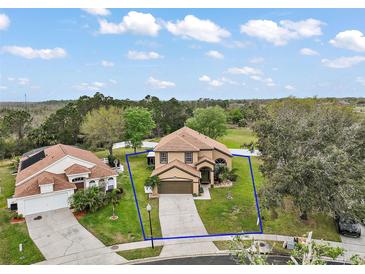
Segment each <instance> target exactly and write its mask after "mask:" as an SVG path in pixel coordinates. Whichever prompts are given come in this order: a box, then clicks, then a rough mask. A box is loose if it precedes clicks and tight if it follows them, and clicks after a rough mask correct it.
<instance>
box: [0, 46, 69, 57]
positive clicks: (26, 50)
mask: <svg viewBox="0 0 365 274" xmlns="http://www.w3.org/2000/svg"><path fill="white" fill-rule="evenodd" d="M2 51H3V52H6V53H10V54H12V55H16V56H20V57H23V58H27V59H35V58H40V59H45V60H50V59H54V58H64V57H66V55H67V53H66V51H65V50H64V49H63V48H54V49H33V48H31V47H18V46H5V47H2Z"/></svg>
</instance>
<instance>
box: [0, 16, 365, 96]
mask: <svg viewBox="0 0 365 274" xmlns="http://www.w3.org/2000/svg"><path fill="white" fill-rule="evenodd" d="M97 91H99V92H102V93H103V94H104V95H109V96H113V97H114V98H119V99H126V98H129V99H133V100H135V99H142V98H144V97H145V96H146V95H147V94H150V95H155V96H158V97H159V98H161V99H169V98H171V97H175V98H177V99H181V100H189V99H198V98H214V99H217V98H222V99H245V98H280V97H286V96H295V97H312V96H317V97H348V96H354V97H360V96H362V97H364V95H365V10H361V9H357V10H354V9H342V10H341V9H148V10H147V9H136V10H133V9H132V10H130V9H0V101H23V100H24V95H25V94H26V96H27V100H28V101H44V100H60V99H76V98H78V97H80V96H82V95H89V96H91V95H93V94H94V93H95V92H97Z"/></svg>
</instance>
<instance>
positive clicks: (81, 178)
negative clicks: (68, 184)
mask: <svg viewBox="0 0 365 274" xmlns="http://www.w3.org/2000/svg"><path fill="white" fill-rule="evenodd" d="M83 181H84V178H83V177H77V178H73V179H72V182H73V183H78V182H83Z"/></svg>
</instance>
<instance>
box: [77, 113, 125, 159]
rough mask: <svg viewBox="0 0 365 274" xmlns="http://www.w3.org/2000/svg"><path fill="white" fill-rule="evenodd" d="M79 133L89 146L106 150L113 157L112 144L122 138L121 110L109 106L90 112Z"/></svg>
mask: <svg viewBox="0 0 365 274" xmlns="http://www.w3.org/2000/svg"><path fill="white" fill-rule="evenodd" d="M81 132H82V134H84V135H85V138H86V141H87V142H88V143H89V144H91V145H93V146H95V147H97V146H102V147H105V148H108V150H109V154H110V155H113V144H114V143H116V142H118V141H120V140H122V138H123V137H124V119H123V111H122V109H121V108H117V107H113V106H111V107H109V108H106V107H100V108H99V109H95V110H92V111H91V112H89V113H88V114H87V115H86V117H85V119H84V121H83V123H82V125H81Z"/></svg>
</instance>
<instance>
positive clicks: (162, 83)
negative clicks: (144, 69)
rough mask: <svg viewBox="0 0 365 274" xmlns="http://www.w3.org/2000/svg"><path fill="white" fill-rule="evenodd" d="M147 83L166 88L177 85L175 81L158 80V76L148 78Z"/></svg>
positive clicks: (154, 86) (156, 87) (151, 85)
mask: <svg viewBox="0 0 365 274" xmlns="http://www.w3.org/2000/svg"><path fill="white" fill-rule="evenodd" d="M147 84H148V85H149V86H150V87H151V88H154V89H165V88H173V87H175V86H176V85H175V83H173V82H169V81H163V80H158V79H156V78H153V77H150V78H148V81H147Z"/></svg>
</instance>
